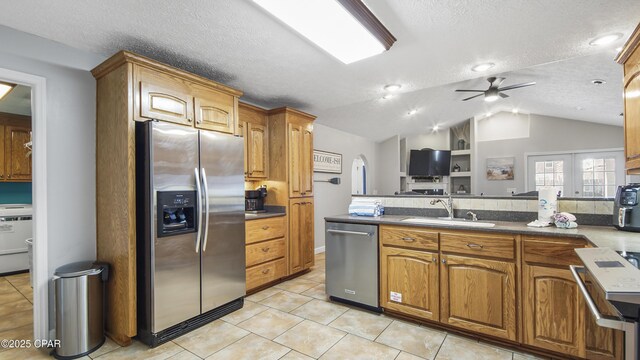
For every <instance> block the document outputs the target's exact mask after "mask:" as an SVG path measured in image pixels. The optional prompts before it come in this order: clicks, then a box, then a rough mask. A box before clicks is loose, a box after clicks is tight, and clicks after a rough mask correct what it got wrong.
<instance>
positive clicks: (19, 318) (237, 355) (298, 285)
mask: <svg viewBox="0 0 640 360" xmlns="http://www.w3.org/2000/svg"><path fill="white" fill-rule="evenodd" d="M316 264H317V265H316V266H315V267H314V268H313V269H312V270H311V271H310V272H309V273H307V274H305V275H303V276H300V277H299V278H296V279H293V280H290V281H287V282H284V283H282V284H279V285H276V286H274V287H272V288H269V289H266V290H263V291H261V292H259V293H256V294H253V295H251V296H248V297H247V298H246V299H245V305H244V308H242V309H241V310H238V311H236V312H234V313H232V314H229V315H227V316H225V317H223V318H221V319H219V320H216V321H214V322H212V323H210V324H208V325H205V326H203V327H202V328H200V329H197V330H194V331H192V332H190V333H189V334H186V335H183V336H181V337H179V338H178V339H175V340H173V341H170V342H168V343H166V344H164V345H162V346H159V347H157V348H155V349H149V348H148V347H147V346H145V345H143V344H142V343H140V342H138V341H134V343H133V344H132V345H131V346H128V347H124V348H122V347H119V346H118V345H116V344H115V343H114V342H112V341H111V340H109V339H107V341H106V343H105V344H104V345H103V346H102V347H101V348H100V349H98V350H97V351H96V352H94V353H92V354H90V355H89V357H85V359H89V358H91V359H96V358H97V359H99V360H108V359H172V360H178V359H182V360H191V359H233V360H236V359H251V360H253V359H283V360H295V359H389V360H392V359H395V360H420V359H436V360H446V359H456V360H466V359H473V360H481V359H490V360H494V359H495V360H501V359H505V360H506V359H510V360H517V359H525V358H526V359H529V360H531V359H536V358H535V357H533V356H531V355H527V354H524V353H518V352H515V353H514V352H512V351H511V350H506V349H504V348H501V347H496V346H492V345H489V344H485V343H482V342H478V341H475V340H471V339H467V338H465V337H461V336H457V335H453V334H448V333H446V332H444V331H442V330H438V329H432V328H429V327H428V326H424V325H418V324H414V323H411V322H406V321H402V320H399V319H396V318H393V317H390V316H385V315H379V314H375V313H372V312H368V311H365V310H361V309H358V308H355V307H350V306H345V305H342V304H338V303H333V302H330V301H328V299H327V298H326V295H325V293H324V282H325V268H324V254H319V255H317V256H316ZM25 279H26V281H25ZM28 279H29V278H28V275H27V276H25V275H17V276H15V277H6V278H0V339H6V338H22V339H28V338H31V336H32V329H31V327H32V323H31V321H32V316H31V313H32V305H31V298H32V296H33V294H32V292H31V288H30V287H29V284H28ZM16 314H18V315H16ZM2 350H3V349H0V360H2V359H27V358H28V359H31V358H47V356H46V355H45V354H44V353H40V352H37V351H34V350H30V351H21V352H16V351H13V350H9V351H2Z"/></svg>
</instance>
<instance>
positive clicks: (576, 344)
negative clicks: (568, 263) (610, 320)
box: [523, 264, 586, 357]
mask: <svg viewBox="0 0 640 360" xmlns="http://www.w3.org/2000/svg"><path fill="white" fill-rule="evenodd" d="M523 268H524V276H523V279H524V281H523V307H524V309H523V322H524V339H523V342H524V343H525V344H527V345H531V346H536V347H540V348H543V349H547V350H551V351H555V352H559V353H563V354H567V355H572V356H579V357H585V355H586V351H585V323H584V321H585V320H584V319H585V318H586V316H585V315H586V314H585V308H584V304H583V301H582V295H581V294H580V293H579V292H580V290H579V288H578V285H577V284H576V283H575V281H574V279H573V276H572V275H571V272H570V271H569V270H567V269H564V268H554V267H547V266H538V265H527V264H525V265H524V266H523Z"/></svg>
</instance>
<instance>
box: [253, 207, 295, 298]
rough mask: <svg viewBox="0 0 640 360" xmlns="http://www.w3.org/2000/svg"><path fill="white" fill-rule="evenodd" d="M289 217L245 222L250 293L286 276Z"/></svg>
mask: <svg viewBox="0 0 640 360" xmlns="http://www.w3.org/2000/svg"><path fill="white" fill-rule="evenodd" d="M286 220H287V218H286V216H279V217H272V218H266V219H255V220H250V221H247V222H245V233H246V236H245V254H246V265H245V266H246V271H247V273H246V275H247V286H246V288H247V292H250V291H251V290H253V289H256V288H258V287H261V286H263V285H265V284H268V283H270V282H272V281H276V280H279V279H281V278H283V277H285V276H286V275H287V250H286V249H287V241H286V228H285V226H286V225H285V224H286Z"/></svg>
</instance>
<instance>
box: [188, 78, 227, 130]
mask: <svg viewBox="0 0 640 360" xmlns="http://www.w3.org/2000/svg"><path fill="white" fill-rule="evenodd" d="M193 89H194V92H195V97H194V101H195V103H194V104H195V119H196V120H195V121H196V127H197V128H199V129H205V130H213V131H218V132H222V133H227V134H233V133H235V130H236V114H237V112H238V99H237V98H236V97H235V96H232V95H229V94H225V93H222V92H218V91H216V90H213V89H208V88H203V87H199V86H194V87H193Z"/></svg>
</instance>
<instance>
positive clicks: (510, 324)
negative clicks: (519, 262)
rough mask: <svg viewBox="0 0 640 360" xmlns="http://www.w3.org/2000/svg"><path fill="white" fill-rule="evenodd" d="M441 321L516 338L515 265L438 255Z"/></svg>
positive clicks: (505, 337)
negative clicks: (439, 257) (440, 259)
mask: <svg viewBox="0 0 640 360" xmlns="http://www.w3.org/2000/svg"><path fill="white" fill-rule="evenodd" d="M441 258H442V262H441V268H440V276H441V280H440V291H441V293H440V304H441V309H440V321H441V322H443V323H445V324H449V325H451V326H455V327H459V328H462V329H466V330H472V331H475V332H479V333H484V334H487V335H491V336H495V337H500V338H503V339H507V340H512V341H516V340H517V333H516V324H517V313H516V264H515V263H512V262H506V261H496V260H487V259H481V258H471V257H463V256H455V255H444V254H443V255H441Z"/></svg>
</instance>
